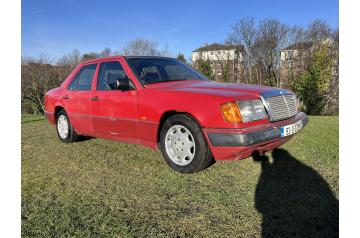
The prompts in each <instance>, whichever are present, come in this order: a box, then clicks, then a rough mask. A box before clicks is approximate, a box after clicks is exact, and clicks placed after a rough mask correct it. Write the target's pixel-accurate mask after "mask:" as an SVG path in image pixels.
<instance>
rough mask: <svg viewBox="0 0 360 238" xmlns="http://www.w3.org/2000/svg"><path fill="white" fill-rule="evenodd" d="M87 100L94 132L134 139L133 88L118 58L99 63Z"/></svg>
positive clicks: (135, 112) (135, 101) (135, 136)
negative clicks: (94, 81) (94, 85)
mask: <svg viewBox="0 0 360 238" xmlns="http://www.w3.org/2000/svg"><path fill="white" fill-rule="evenodd" d="M91 99H92V100H91V114H92V129H93V133H94V135H96V136H103V137H111V138H118V139H122V140H127V141H134V142H135V141H136V138H137V133H136V132H137V131H136V126H137V123H136V118H137V91H136V89H135V86H134V85H133V83H132V82H131V80H129V78H128V77H127V75H126V73H125V71H124V68H123V67H122V65H121V63H120V62H119V61H109V62H103V63H101V64H100V68H99V73H98V77H97V81H96V88H95V90H93V93H92V97H91Z"/></svg>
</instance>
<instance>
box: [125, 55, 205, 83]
mask: <svg viewBox="0 0 360 238" xmlns="http://www.w3.org/2000/svg"><path fill="white" fill-rule="evenodd" d="M126 60H127V62H128V64H129V65H130V67H131V69H132V70H133V72H134V73H135V75H136V76H137V78H138V79H139V80H140V82H141V83H142V84H145V85H146V84H152V83H161V82H170V81H178V80H208V79H207V78H206V77H205V76H203V75H202V74H200V73H199V72H197V71H196V70H195V69H193V68H191V67H190V66H188V65H187V64H185V63H183V62H181V61H178V60H175V59H171V58H157V57H154V58H152V57H149V58H147V57H127V58H126Z"/></svg>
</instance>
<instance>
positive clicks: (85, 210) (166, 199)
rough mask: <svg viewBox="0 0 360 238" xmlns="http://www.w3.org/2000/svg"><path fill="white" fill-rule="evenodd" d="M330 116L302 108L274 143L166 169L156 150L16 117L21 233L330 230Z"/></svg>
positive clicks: (334, 187)
mask: <svg viewBox="0 0 360 238" xmlns="http://www.w3.org/2000/svg"><path fill="white" fill-rule="evenodd" d="M338 137H339V130H338V117H310V121H309V124H308V126H307V127H305V128H304V129H303V130H302V131H301V132H300V133H299V134H298V135H296V136H295V137H294V138H293V139H292V140H291V141H289V142H288V143H287V144H285V145H284V146H282V149H281V150H277V151H276V152H275V153H273V154H272V153H267V156H266V157H262V158H261V161H256V160H253V159H252V158H249V159H245V160H241V161H232V162H217V163H216V164H214V165H213V166H212V167H210V168H209V169H207V170H205V171H202V172H200V173H196V174H188V175H183V174H179V173H176V172H173V171H172V170H171V169H170V168H169V167H168V166H167V165H166V163H165V161H164V160H163V158H162V156H161V154H160V153H159V152H156V151H153V150H150V149H147V148H144V147H142V146H139V145H129V144H124V143H118V142H114V141H108V140H103V139H90V140H84V141H81V142H77V143H72V144H63V143H60V141H59V140H58V138H57V135H56V131H55V128H54V127H53V126H52V125H50V124H49V123H48V122H47V121H45V120H42V118H41V117H30V116H27V115H26V116H24V117H23V118H22V141H21V146H22V167H21V174H22V229H21V230H22V235H23V237H70V236H71V237H155V236H156V237H260V236H263V237H336V236H337V232H338V231H337V230H338V226H337V222H338V191H339V187H338V174H339V173H338V171H339V165H338V162H339V161H338V160H339V156H338V154H339V153H338V152H339V151H338V147H339V145H338Z"/></svg>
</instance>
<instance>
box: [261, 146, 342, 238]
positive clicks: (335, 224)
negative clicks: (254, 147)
mask: <svg viewBox="0 0 360 238" xmlns="http://www.w3.org/2000/svg"><path fill="white" fill-rule="evenodd" d="M272 158H273V161H272V162H270V158H269V157H267V156H255V157H254V161H256V162H258V163H260V164H261V175H260V178H259V181H258V184H257V187H256V192H255V207H256V209H257V210H258V211H259V212H260V213H261V214H262V227H261V230H262V233H261V234H262V237H264V238H265V237H266V238H268V237H338V236H339V201H338V199H337V198H336V197H335V196H334V195H333V193H332V191H331V189H330V186H329V184H328V183H327V182H326V181H325V180H324V179H323V178H322V177H321V176H320V175H319V174H318V173H317V172H316V171H315V170H314V169H312V168H311V167H309V166H307V165H305V164H303V163H301V162H300V161H299V160H297V159H296V158H294V157H293V156H291V155H290V153H289V152H288V151H286V150H283V149H277V150H274V151H273V153H272Z"/></svg>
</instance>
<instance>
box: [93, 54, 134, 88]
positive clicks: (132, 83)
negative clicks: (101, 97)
mask: <svg viewBox="0 0 360 238" xmlns="http://www.w3.org/2000/svg"><path fill="white" fill-rule="evenodd" d="M113 62H117V63H119V64H120V66H121V67H122V69H123V70H124V73H125V75H126V77H127V78H128V79H129V82H131V85H132V86H133V89H130V90H127V91H134V90H137V87H136V85H135V84H134V82H133V80H132V79H131V77H129V75H128V73H127V72H126V69H125V67H124V65H123V64H122V63H121V61H120V60H109V61H101V62H99V65H98V70H97V72H96V80H95V86H94V91H98V92H127V91H122V90H118V89H111V90H102V89H98V88H97V83H98V81H99V75H100V69H101V65H102V64H106V63H113Z"/></svg>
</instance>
